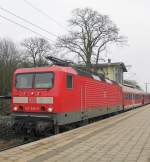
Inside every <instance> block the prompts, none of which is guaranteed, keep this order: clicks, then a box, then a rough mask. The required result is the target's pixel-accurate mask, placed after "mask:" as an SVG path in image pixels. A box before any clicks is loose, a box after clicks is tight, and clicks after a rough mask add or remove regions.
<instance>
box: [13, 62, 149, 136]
mask: <svg viewBox="0 0 150 162" xmlns="http://www.w3.org/2000/svg"><path fill="white" fill-rule="evenodd" d="M60 65H61V64H58V65H53V66H50V67H41V68H24V69H17V70H16V71H15V73H14V78H13V89H12V116H13V117H14V120H15V124H14V126H15V128H17V129H19V130H22V129H23V130H25V131H27V132H29V131H34V132H36V133H38V134H41V133H44V132H46V131H47V130H48V131H49V130H54V131H55V133H57V132H59V127H60V126H62V125H63V126H64V125H68V124H71V123H77V122H80V121H85V120H88V119H90V118H93V117H97V116H101V115H104V114H108V113H112V112H117V111H122V110H123V109H124V108H125V109H126V108H131V107H134V106H140V105H142V104H144V94H143V92H141V91H138V90H133V89H132V88H125V87H122V86H121V85H119V84H117V83H116V82H114V81H111V80H108V79H105V78H104V77H103V76H97V75H92V74H91V73H88V72H84V71H81V70H79V69H76V68H73V67H70V66H60ZM128 93H130V95H131V93H132V97H131V98H132V101H128V100H129V99H127V94H128ZM133 94H134V95H138V96H139V97H137V98H136V97H133ZM136 99H137V100H136ZM148 102H149V101H148V100H147V101H146V102H145V103H148Z"/></svg>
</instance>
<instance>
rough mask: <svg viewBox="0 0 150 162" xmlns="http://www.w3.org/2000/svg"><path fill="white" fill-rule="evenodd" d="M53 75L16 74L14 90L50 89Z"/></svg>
mask: <svg viewBox="0 0 150 162" xmlns="http://www.w3.org/2000/svg"><path fill="white" fill-rule="evenodd" d="M53 78H54V75H53V73H50V72H48V73H26V74H17V76H16V88H52V86H53Z"/></svg>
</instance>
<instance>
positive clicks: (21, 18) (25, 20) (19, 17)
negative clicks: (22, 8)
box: [0, 6, 57, 37]
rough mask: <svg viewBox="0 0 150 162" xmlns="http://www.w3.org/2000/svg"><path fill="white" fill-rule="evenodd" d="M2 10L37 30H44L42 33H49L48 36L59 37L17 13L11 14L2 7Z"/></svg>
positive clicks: (0, 8)
mask: <svg viewBox="0 0 150 162" xmlns="http://www.w3.org/2000/svg"><path fill="white" fill-rule="evenodd" d="M0 10H2V11H4V12H6V13H9V14H11V15H13V16H15V17H16V18H18V19H20V20H22V21H24V22H26V23H28V24H30V25H32V26H34V27H36V28H38V29H40V30H42V31H44V32H46V33H48V34H49V35H51V36H55V37H57V35H55V34H54V33H51V32H49V31H48V30H46V29H44V28H42V27H40V26H38V25H36V24H34V23H32V22H30V21H29V20H27V19H25V18H23V17H21V16H18V15H16V14H15V13H13V12H11V11H9V10H7V9H5V8H3V7H1V6H0Z"/></svg>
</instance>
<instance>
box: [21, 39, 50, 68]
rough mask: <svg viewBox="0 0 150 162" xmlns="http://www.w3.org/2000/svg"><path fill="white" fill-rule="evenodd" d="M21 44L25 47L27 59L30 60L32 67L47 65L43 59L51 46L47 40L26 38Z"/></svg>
mask: <svg viewBox="0 0 150 162" xmlns="http://www.w3.org/2000/svg"><path fill="white" fill-rule="evenodd" d="M21 44H22V45H23V46H24V47H25V51H26V53H27V57H29V58H31V59H32V61H33V66H34V67H36V66H43V65H45V64H47V62H46V60H44V57H43V56H45V55H46V54H47V53H49V52H50V50H51V46H50V44H49V42H48V41H47V40H45V39H43V38H37V37H35V38H28V39H25V40H24V41H23V42H22V43H21Z"/></svg>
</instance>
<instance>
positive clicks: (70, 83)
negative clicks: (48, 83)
mask: <svg viewBox="0 0 150 162" xmlns="http://www.w3.org/2000/svg"><path fill="white" fill-rule="evenodd" d="M67 88H73V76H72V75H70V74H68V75H67Z"/></svg>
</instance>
